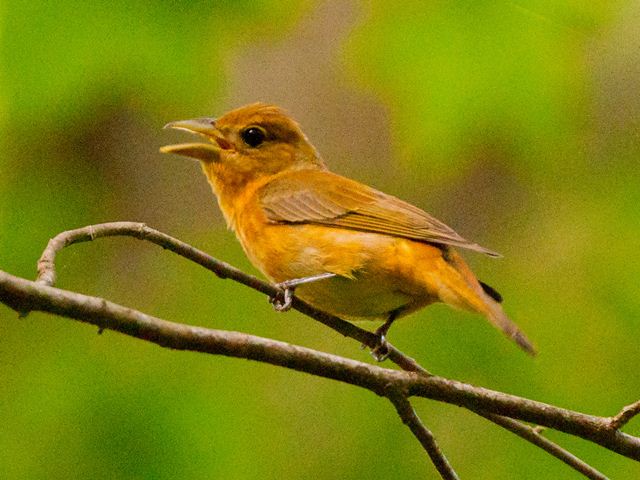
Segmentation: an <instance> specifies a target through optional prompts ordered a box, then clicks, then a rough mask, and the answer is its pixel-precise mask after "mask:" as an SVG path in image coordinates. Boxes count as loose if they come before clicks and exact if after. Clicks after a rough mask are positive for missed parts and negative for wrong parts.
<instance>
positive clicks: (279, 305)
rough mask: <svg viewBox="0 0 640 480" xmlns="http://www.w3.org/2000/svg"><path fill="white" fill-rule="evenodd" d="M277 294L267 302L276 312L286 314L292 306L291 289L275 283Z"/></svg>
mask: <svg viewBox="0 0 640 480" xmlns="http://www.w3.org/2000/svg"><path fill="white" fill-rule="evenodd" d="M276 287H278V293H276V294H275V295H274V296H273V297H270V298H269V302H270V303H271V304H272V305H273V308H274V310H275V311H276V312H286V311H287V310H290V309H291V305H292V304H293V290H294V289H293V288H292V287H288V286H287V285H283V284H281V283H277V284H276Z"/></svg>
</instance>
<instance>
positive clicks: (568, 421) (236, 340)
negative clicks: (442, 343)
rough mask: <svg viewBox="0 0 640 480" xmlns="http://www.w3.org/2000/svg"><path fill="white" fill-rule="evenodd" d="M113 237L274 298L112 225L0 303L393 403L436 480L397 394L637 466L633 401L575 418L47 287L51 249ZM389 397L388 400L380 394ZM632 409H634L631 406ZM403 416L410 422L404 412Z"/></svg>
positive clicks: (168, 244) (2, 288)
mask: <svg viewBox="0 0 640 480" xmlns="http://www.w3.org/2000/svg"><path fill="white" fill-rule="evenodd" d="M122 235H125V236H132V237H135V238H139V239H143V240H148V241H151V242H153V243H156V244H158V245H160V246H162V247H163V248H167V249H169V250H171V251H173V252H175V253H178V254H179V255H182V256H184V257H185V258H188V259H190V260H192V261H194V262H196V263H198V264H200V265H202V266H204V267H205V268H207V269H209V270H211V271H213V272H214V273H216V274H217V275H218V276H219V277H221V278H231V279H233V280H235V281H238V282H239V283H242V284H244V285H246V286H249V287H250V288H253V289H255V290H258V291H260V292H262V293H265V294H267V295H269V296H274V295H275V294H276V293H278V289H277V287H275V286H273V285H270V284H268V283H265V282H262V281H261V280H259V279H257V278H255V277H252V276H250V275H247V274H245V273H243V272H241V271H240V270H238V269H236V268H234V267H232V266H231V265H229V264H226V263H224V262H220V261H219V260H216V259H214V258H213V257H210V256H209V255H207V254H205V253H203V252H201V251H199V250H197V249H195V248H193V247H191V246H190V245H187V244H186V243H184V242H181V241H179V240H177V239H174V238H172V237H170V236H168V235H165V234H163V233H161V232H158V231H157V230H154V229H150V228H149V227H147V226H146V225H144V224H140V223H133V222H116V223H111V224H101V225H95V226H90V227H85V228H81V229H77V230H71V231H68V232H63V233H62V234H60V235H58V236H57V237H55V238H54V239H52V240H51V241H50V242H49V244H48V246H47V248H46V249H45V251H44V252H43V255H42V257H41V259H40V261H39V262H38V280H37V282H30V281H28V280H24V279H21V278H18V277H14V276H11V275H9V274H7V273H5V272H2V271H0V301H2V302H4V303H6V304H7V305H9V306H11V307H12V308H14V309H15V310H16V311H18V312H24V313H26V312H29V311H31V310H40V311H46V312H50V313H55V314H58V315H62V316H67V317H70V318H75V319H77V320H81V321H84V322H87V323H91V324H93V325H96V326H98V327H99V328H108V329H112V330H116V331H119V332H121V333H125V334H127V335H130V336H134V337H137V338H140V339H144V340H148V341H151V342H154V343H157V344H158V345H161V346H165V347H169V348H175V349H185V350H194V351H200V352H205V353H214V354H222V355H227V356H234V357H241V358H248V359H253V360H257V361H263V362H266V363H271V364H273V365H279V366H283V367H287V368H291V369H295V370H299V371H303V372H306V373H310V374H314V375H318V376H322V377H325V378H331V379H335V380H340V381H343V382H346V383H350V384H353V385H358V386H360V387H363V388H367V389H369V390H371V391H373V392H374V393H376V394H378V395H381V396H384V397H387V398H389V400H391V401H392V402H393V403H394V406H396V410H397V411H398V413H399V414H400V415H401V417H402V419H403V421H404V422H405V423H407V425H409V427H410V428H411V430H412V432H413V433H414V435H415V436H416V437H417V438H418V440H419V441H420V442H421V444H422V445H423V447H424V448H425V450H426V451H427V452H428V453H429V455H430V456H431V458H432V460H433V461H434V464H436V467H437V468H438V471H439V472H440V473H441V475H443V478H457V477H455V476H449V477H446V476H444V475H451V472H453V469H451V467H450V465H449V466H448V468H449V469H450V471H449V472H448V473H443V472H447V470H446V469H444V470H441V467H442V468H445V467H443V466H444V465H448V462H447V460H446V458H445V457H444V456H443V455H442V454H441V452H440V450H439V448H438V447H437V444H436V443H435V439H433V435H432V434H431V433H430V432H429V430H428V429H426V427H425V426H424V425H422V423H421V422H420V420H419V418H418V417H417V416H416V415H415V412H414V411H413V408H412V407H411V405H410V403H409V402H408V399H407V397H406V396H403V397H402V398H403V399H404V400H402V399H399V398H400V397H398V395H397V392H400V391H401V392H407V395H413V396H423V397H426V398H431V399H434V400H439V401H444V402H447V403H452V404H455V405H459V406H463V407H465V408H467V409H469V410H471V411H472V412H474V413H477V414H479V415H482V416H483V417H485V418H487V419H488V420H490V421H492V422H494V423H496V424H498V425H500V426H502V427H503V428H506V429H508V430H510V431H512V432H514V433H516V434H517V435H519V436H521V437H522V438H524V439H526V440H528V441H530V442H532V443H534V444H535V445H538V446H539V447H541V448H543V449H545V450H546V451H548V452H549V453H551V454H552V455H554V456H556V457H558V458H560V459H561V460H562V461H564V462H565V463H567V464H568V465H570V466H571V467H572V468H574V469H576V470H577V471H579V472H581V473H583V474H584V475H585V476H587V477H588V478H606V477H604V475H602V474H601V473H600V472H598V471H597V470H595V469H593V468H592V467H590V466H588V465H587V464H585V463H584V462H582V461H581V460H579V459H577V458H576V457H574V456H573V455H572V454H570V453H569V452H567V451H566V450H564V449H562V448H561V447H559V446H558V445H556V444H554V443H553V442H551V441H549V440H547V439H545V438H544V437H542V436H541V435H539V434H538V433H537V432H536V430H535V429H532V428H531V427H529V426H527V425H524V424H522V423H520V422H518V421H516V420H513V419H521V420H526V421H531V422H535V423H538V424H540V425H544V426H547V427H550V428H555V429H557V430H560V431H563V432H566V433H571V434H574V435H577V436H580V437H582V438H585V439H588V440H591V441H593V442H595V443H597V444H600V445H602V446H604V447H606V448H609V449H611V450H612V451H615V452H618V453H620V454H622V455H625V456H628V457H630V458H633V459H636V460H640V439H639V438H637V437H634V436H631V435H627V434H624V433H622V432H619V431H618V430H619V428H621V427H622V426H623V425H624V424H625V423H626V422H628V421H629V420H630V419H631V418H632V417H633V416H634V415H636V414H637V413H638V411H639V410H640V405H636V404H633V405H630V406H628V407H625V408H624V409H623V410H622V411H621V412H620V413H619V414H618V415H616V416H614V417H596V416H591V415H585V414H581V413H578V412H573V411H570V410H565V409H560V408H558V407H554V406H551V405H547V404H543V403H540V402H534V401H531V400H527V399H524V398H520V397H516V396H512V395H507V394H503V393H500V392H494V391H491V390H487V389H483V388H479V387H474V386H471V385H467V384H463V383H460V382H456V381H453V380H448V379H444V378H441V377H436V376H430V374H428V372H427V371H426V370H424V369H423V368H422V367H421V366H420V365H419V364H418V363H417V362H416V361H415V360H414V359H412V358H410V357H407V356H406V355H404V354H403V353H402V352H400V351H398V350H397V349H396V348H394V347H392V346H390V353H391V354H390V359H391V361H393V362H394V363H396V364H397V365H398V366H400V367H401V368H402V369H404V370H406V371H405V372H399V371H396V370H390V369H384V368H381V367H378V366H373V365H369V364H366V363H362V362H357V361H354V360H349V359H345V358H342V357H337V356H334V355H330V354H326V353H323V352H318V351H315V350H311V349H307V348H304V347H299V346H294V345H290V344H287V343H284V342H278V341H275V340H270V339H264V338H260V337H254V336H251V335H247V334H242V333H238V332H226V331H220V330H210V329H204V328H199V327H191V326H188V325H182V324H175V323H172V322H167V321H165V320H161V319H158V318H155V317H151V316H149V315H146V314H144V313H141V312H137V311H135V310H132V309H128V308H125V307H122V306H120V305H117V304H114V303H111V302H108V301H106V300H104V299H100V298H96V297H88V296H85V295H81V294H78V293H74V292H68V291H65V290H60V289H56V288H53V287H51V285H52V284H53V282H54V281H55V264H54V262H55V254H56V252H57V251H59V250H60V249H62V248H63V247H65V246H67V245H71V244H73V243H77V242H82V241H90V240H93V239H95V238H98V237H105V236H122ZM293 306H294V308H296V309H297V310H299V311H300V312H302V313H304V314H306V315H308V316H310V317H312V318H314V319H316V320H318V321H320V322H321V323H323V324H325V325H327V326H329V327H330V328H332V329H334V330H336V331H338V332H340V333H341V334H343V335H345V336H349V337H351V338H354V339H356V340H358V341H359V342H361V343H364V344H365V345H368V346H369V347H373V346H375V345H376V343H377V337H376V336H375V335H374V334H372V333H371V332H368V331H366V330H363V329H360V328H358V327H356V326H355V325H352V324H350V323H348V322H345V321H343V320H341V319H339V318H337V317H334V316H332V315H328V314H326V313H324V312H322V311H319V310H317V309H314V308H313V307H311V306H310V305H308V304H306V303H304V302H302V301H301V300H299V299H297V298H295V297H294V305H293ZM389 392H396V393H393V394H390V393H389ZM392 397H393V398H392ZM405 402H406V403H405ZM637 403H638V404H640V402H637ZM411 412H412V413H413V415H410V413H411ZM507 417H511V418H507ZM439 465H440V466H439ZM453 475H455V472H453Z"/></svg>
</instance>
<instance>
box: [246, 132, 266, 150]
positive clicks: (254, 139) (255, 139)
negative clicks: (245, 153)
mask: <svg viewBox="0 0 640 480" xmlns="http://www.w3.org/2000/svg"><path fill="white" fill-rule="evenodd" d="M240 136H241V137H242V140H244V143H246V144H247V145H249V146H250V147H257V146H258V145H260V144H261V143H262V142H264V139H265V138H266V135H265V133H264V130H262V129H261V128H258V127H249V128H247V129H245V130H243V131H242V133H240Z"/></svg>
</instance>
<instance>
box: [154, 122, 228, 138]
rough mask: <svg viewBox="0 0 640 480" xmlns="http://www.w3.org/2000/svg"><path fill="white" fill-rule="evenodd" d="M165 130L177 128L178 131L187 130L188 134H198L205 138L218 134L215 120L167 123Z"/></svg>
mask: <svg viewBox="0 0 640 480" xmlns="http://www.w3.org/2000/svg"><path fill="white" fill-rule="evenodd" d="M164 128H175V129H177V130H186V131H187V132H191V133H197V134H200V135H203V136H205V137H212V136H214V135H215V134H216V132H217V130H216V119H215V118H206V117H205V118H194V119H192V120H178V121H177V122H170V123H167V124H166V125H165V126H164Z"/></svg>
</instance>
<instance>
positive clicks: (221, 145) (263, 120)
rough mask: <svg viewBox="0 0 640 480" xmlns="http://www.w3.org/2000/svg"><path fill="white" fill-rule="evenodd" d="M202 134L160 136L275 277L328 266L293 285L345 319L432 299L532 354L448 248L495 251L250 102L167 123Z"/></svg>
mask: <svg viewBox="0 0 640 480" xmlns="http://www.w3.org/2000/svg"><path fill="white" fill-rule="evenodd" d="M168 126H170V127H173V128H179V129H184V130H188V131H190V132H192V133H196V134H198V135H200V136H202V137H204V138H205V139H206V141H205V142H203V143H190V144H182V145H171V146H168V147H163V149H162V151H163V152H167V153H176V154H180V155H184V156H188V157H192V158H195V159H197V160H199V161H200V162H201V164H202V168H203V171H204V173H205V175H206V176H207V179H208V180H209V183H210V184H211V186H212V188H213V191H214V193H215V194H216V196H217V198H218V202H219V205H220V208H221V210H222V212H223V214H224V216H225V218H226V220H227V222H228V224H229V226H230V227H231V228H232V229H233V230H234V231H235V232H236V234H237V236H238V239H239V240H240V242H241V244H242V246H243V248H244V250H245V252H246V253H247V255H248V257H249V258H250V260H251V261H252V263H253V264H254V265H255V266H256V267H257V268H258V269H260V270H261V271H262V272H263V273H264V274H265V275H266V276H267V277H268V278H269V279H270V280H272V281H274V282H283V281H286V280H292V279H297V278H302V277H310V276H316V275H319V274H323V273H333V274H335V275H336V276H335V277H333V278H326V279H322V280H320V281H317V282H312V283H308V284H304V285H301V286H299V287H298V288H297V290H296V295H298V296H299V297H301V298H302V299H304V300H306V301H308V302H309V303H311V304H313V305H315V306H316V307H318V308H320V309H323V310H325V311H328V312H330V313H333V314H336V315H342V316H345V317H349V318H370V319H381V320H387V319H394V318H397V317H401V316H404V315H407V314H408V313H411V312H413V311H415V310H417V309H420V308H422V307H424V306H426V305H429V304H430V303H433V302H444V303H447V304H449V305H451V306H453V307H457V308H461V309H465V310H469V311H473V312H477V313H480V314H481V315H484V316H485V317H486V318H487V319H489V320H490V321H491V323H492V324H493V325H495V326H496V327H498V328H499V329H500V330H502V331H503V332H504V333H505V334H506V335H507V336H509V337H510V338H512V339H513V340H515V341H516V343H517V344H518V345H519V346H520V347H522V348H523V349H524V350H526V351H527V352H529V353H533V352H534V349H533V347H532V346H531V343H530V342H529V341H528V340H527V339H526V337H525V336H524V334H523V333H522V332H520V330H519V329H518V328H517V327H516V325H515V324H514V323H513V322H511V321H510V320H509V319H508V317H507V316H506V314H505V313H504V311H503V310H502V307H501V305H500V304H499V302H498V301H497V300H499V299H500V297H499V295H498V294H497V292H495V290H493V289H492V288H491V287H488V286H486V285H484V284H481V283H480V282H479V281H478V280H477V279H476V277H475V275H473V273H472V272H471V270H470V269H469V267H468V266H467V265H466V263H465V262H464V260H463V259H462V257H460V255H458V253H457V252H456V251H455V250H454V247H460V248H465V249H469V250H475V251H478V252H482V253H485V254H487V255H491V256H496V255H497V254H496V253H494V252H492V251H491V250H488V249H486V248H484V247H481V246H480V245H478V244H476V243H474V242H470V241H468V240H466V239H465V238H463V237H462V236H460V235H459V234H458V233H456V232H455V231H454V230H453V229H452V228H450V227H448V226H447V225H445V224H444V223H442V222H440V221H439V220H437V219H436V218H434V217H432V216H431V215H429V214H427V213H426V212H424V211H422V210H421V209H419V208H418V207H415V206H413V205H411V204H409V203H407V202H404V201H402V200H400V199H398V198H396V197H393V196H391V195H387V194H385V193H382V192H380V191H378V190H375V189H373V188H371V187H368V186H366V185H363V184H361V183H358V182H356V181H354V180H351V179H348V178H345V177H342V176H340V175H336V174H335V173H332V172H330V171H328V170H327V168H326V166H325V164H324V162H323V161H322V159H321V158H320V156H319V154H318V152H317V151H316V149H315V148H314V147H313V145H311V143H310V142H309V141H308V139H307V137H306V136H305V135H304V133H303V132H302V130H301V129H300V126H299V125H298V124H297V123H296V122H295V121H294V120H292V119H291V118H290V117H289V116H288V115H287V114H286V113H285V112H284V111H282V110H281V109H280V108H278V107H276V106H273V105H266V104H262V103H256V104H252V105H247V106H245V107H241V108H239V109H236V110H233V111H231V112H229V113H227V114H225V115H224V116H222V117H220V118H219V119H215V120H214V119H210V118H203V119H195V120H186V121H179V122H173V123H171V124H169V125H168Z"/></svg>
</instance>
